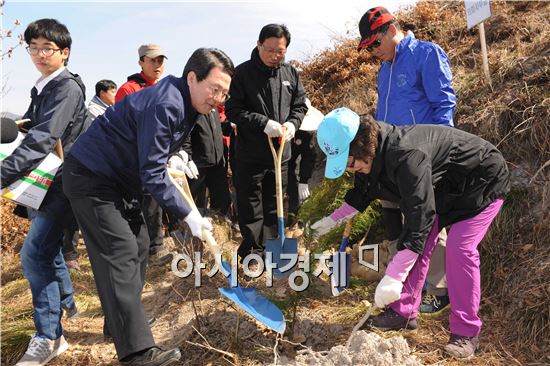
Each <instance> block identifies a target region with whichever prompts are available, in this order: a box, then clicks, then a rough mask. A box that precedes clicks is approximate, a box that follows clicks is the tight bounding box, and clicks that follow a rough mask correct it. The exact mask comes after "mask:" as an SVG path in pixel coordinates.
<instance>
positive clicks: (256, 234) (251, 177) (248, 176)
mask: <svg viewBox="0 0 550 366" xmlns="http://www.w3.org/2000/svg"><path fill="white" fill-rule="evenodd" d="M281 173H282V175H281V177H282V185H283V194H284V192H285V190H286V184H287V177H288V164H287V163H284V164H283V165H282V167H281ZM235 178H236V179H235V187H236V189H237V211H238V215H239V227H240V229H241V235H242V237H243V241H242V242H241V245H240V246H239V249H238V254H239V256H240V257H241V258H244V257H245V256H246V255H247V254H249V253H250V252H251V251H253V250H259V251H263V249H264V243H265V241H266V240H267V239H271V238H275V237H276V236H277V201H276V196H275V194H276V193H275V169H274V168H273V167H269V166H265V165H261V164H251V163H248V162H243V161H239V170H238V174H237V176H236V177H235Z"/></svg>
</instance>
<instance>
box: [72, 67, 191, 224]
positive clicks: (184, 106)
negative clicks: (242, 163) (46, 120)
mask: <svg viewBox="0 0 550 366" xmlns="http://www.w3.org/2000/svg"><path fill="white" fill-rule="evenodd" d="M197 116H198V115H197V112H196V111H195V109H194V108H193V107H192V106H191V97H190V94H189V87H188V85H187V81H186V80H185V79H184V78H178V77H175V76H172V75H169V76H167V77H166V78H164V79H162V80H161V81H159V82H158V83H157V84H156V85H154V86H150V87H148V88H145V89H143V90H140V91H138V92H136V93H133V94H130V95H127V96H126V97H125V98H124V99H122V100H120V101H119V102H117V103H115V104H114V105H113V106H111V107H109V108H107V110H106V111H105V114H103V115H101V116H99V117H98V118H96V119H95V120H94V122H93V123H92V125H91V127H90V128H89V129H88V131H86V133H84V134H83V135H82V136H81V137H80V138H79V139H78V141H77V142H76V143H75V145H74V146H73V149H72V152H71V155H72V156H73V157H75V158H76V159H77V160H79V161H80V162H81V163H82V164H83V165H85V166H86V167H87V168H88V169H90V170H91V171H92V172H94V173H95V174H97V175H99V176H101V177H105V178H108V179H112V180H114V181H115V182H116V183H117V184H118V185H119V186H120V189H121V191H122V192H124V193H125V194H127V195H130V196H134V197H139V196H140V195H141V192H142V190H145V191H146V192H148V193H150V194H151V195H152V196H153V197H154V198H155V200H156V201H157V202H158V203H159V204H160V205H161V206H162V207H163V208H164V209H165V210H166V211H167V212H169V213H170V214H172V215H174V216H175V217H177V218H183V217H185V216H187V215H188V214H189V212H190V210H191V209H190V207H189V206H188V205H187V204H186V203H185V202H184V201H183V199H182V198H181V196H180V195H179V194H178V192H177V190H176V188H175V187H174V186H173V185H172V183H171V182H170V180H169V177H168V175H167V172H166V164H167V161H168V158H169V157H170V156H171V155H172V154H173V153H174V152H176V151H177V150H179V149H180V148H181V146H182V144H183V141H184V139H185V137H186V136H187V135H188V134H189V132H190V131H191V129H192V128H193V126H194V124H195V120H196V118H197Z"/></svg>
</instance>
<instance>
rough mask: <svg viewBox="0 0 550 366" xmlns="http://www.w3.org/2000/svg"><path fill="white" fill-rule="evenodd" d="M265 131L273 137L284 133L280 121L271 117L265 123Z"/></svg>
mask: <svg viewBox="0 0 550 366" xmlns="http://www.w3.org/2000/svg"><path fill="white" fill-rule="evenodd" d="M264 133H265V134H266V135H267V136H269V137H271V138H273V137H281V136H282V135H283V126H282V125H281V124H280V123H279V122H277V121H274V120H272V119H270V120H269V121H267V124H266V125H265V128H264Z"/></svg>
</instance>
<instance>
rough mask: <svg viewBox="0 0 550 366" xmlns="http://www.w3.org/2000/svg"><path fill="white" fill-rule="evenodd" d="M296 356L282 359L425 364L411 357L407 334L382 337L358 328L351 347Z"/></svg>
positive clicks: (294, 365) (300, 365) (339, 365)
mask: <svg viewBox="0 0 550 366" xmlns="http://www.w3.org/2000/svg"><path fill="white" fill-rule="evenodd" d="M306 351H307V352H301V353H302V354H299V355H298V356H296V360H294V361H290V360H287V359H283V360H281V363H280V364H281V365H288V366H306V365H323V366H346V365H350V366H351V365H353V366H369V365H370V366H394V365H406V366H414V365H421V363H420V362H419V361H418V360H417V359H416V357H414V356H411V352H410V349H409V345H408V344H407V341H406V340H405V338H403V337H400V336H399V337H392V338H387V339H386V338H382V337H380V336H379V335H378V334H375V333H368V332H365V331H362V330H361V331H358V332H357V333H355V334H354V335H353V337H352V338H351V342H350V345H349V347H346V346H335V347H332V348H331V349H330V350H329V351H324V352H313V351H311V350H309V349H308V350H306Z"/></svg>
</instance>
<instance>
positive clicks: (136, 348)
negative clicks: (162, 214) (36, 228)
mask: <svg viewBox="0 0 550 366" xmlns="http://www.w3.org/2000/svg"><path fill="white" fill-rule="evenodd" d="M233 72H234V67H233V63H232V61H231V60H230V59H229V57H228V56H227V55H226V54H225V53H223V52H222V51H220V50H218V49H214V48H200V49H198V50H196V51H195V52H194V53H193V54H192V55H191V58H190V59H189V61H188V62H187V64H186V65H185V68H184V70H183V77H181V78H178V77H175V76H167V77H166V78H164V79H163V80H161V81H159V82H158V83H157V84H156V85H154V86H151V87H149V88H146V89H144V90H142V91H140V92H139V93H133V94H130V95H127V96H126V97H125V98H124V99H122V100H121V101H120V102H118V103H115V104H114V105H113V106H111V107H109V108H108V109H107V111H106V112H105V114H103V115H101V116H99V117H98V118H97V119H96V120H95V121H94V122H93V124H92V126H91V127H90V128H89V129H88V131H87V132H86V133H84V134H83V135H82V136H81V137H80V138H79V140H78V141H77V142H76V143H75V145H74V146H73V149H72V151H71V154H70V155H69V156H68V157H67V160H66V169H65V171H64V173H63V177H64V180H65V186H64V191H65V194H66V195H67V197H68V198H69V200H70V202H71V206H72V208H73V211H74V213H75V216H76V219H77V221H78V224H79V226H80V229H81V231H82V234H83V236H84V241H85V243H86V247H87V249H88V254H89V257H90V262H91V265H92V270H93V273H94V278H95V281H96V286H97V290H98V293H99V298H100V301H101V307H102V309H103V312H104V313H105V319H106V323H107V326H108V329H109V331H110V334H111V335H112V338H113V341H114V343H115V348H116V351H117V355H118V358H119V360H120V361H121V363H122V364H124V365H148V366H154V365H168V364H171V363H173V362H176V361H177V360H179V358H180V357H181V353H180V351H179V349H178V348H174V349H171V350H162V349H160V348H158V347H157V346H156V345H155V341H154V339H153V335H152V334H151V328H150V326H149V324H148V321H147V318H146V316H145V311H144V309H143V304H142V303H141V292H142V289H143V285H144V280H145V269H146V264H147V257H148V248H149V243H148V240H149V238H148V234H147V227H146V225H145V222H144V219H143V215H142V213H141V210H140V209H139V208H138V207H128V206H129V205H128V203H129V202H131V201H133V200H137V201H138V202H139V201H140V200H141V196H142V192H143V191H146V192H147V193H150V194H151V195H152V196H153V198H154V199H155V200H156V201H157V202H158V203H159V204H160V205H161V206H162V207H163V208H164V209H165V210H166V211H167V212H168V213H169V214H171V215H172V216H174V217H175V218H177V219H179V220H181V219H183V220H184V221H185V222H186V223H187V224H188V225H189V227H190V229H191V232H192V233H193V235H194V236H196V237H198V238H200V239H203V230H210V231H211V230H212V225H211V224H210V222H209V221H208V220H207V219H206V218H202V217H201V215H200V214H199V213H198V211H196V210H191V208H190V207H189V206H188V205H187V204H186V203H185V202H184V200H183V198H182V197H181V196H180V195H179V194H178V192H177V190H176V187H174V186H173V185H172V184H171V182H170V179H169V177H168V176H167V170H166V164H167V162H168V160H169V158H170V156H171V155H172V154H174V153H175V152H176V151H178V150H179V149H180V148H181V145H182V144H183V141H184V140H185V138H186V137H187V135H188V134H189V132H190V131H191V129H192V128H193V126H194V125H195V121H196V119H197V116H198V115H199V114H208V113H210V111H211V110H212V109H215V108H216V107H217V105H218V104H220V103H223V102H224V101H225V100H226V99H227V98H228V94H227V92H228V90H229V85H230V83H231V77H232V75H233Z"/></svg>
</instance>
